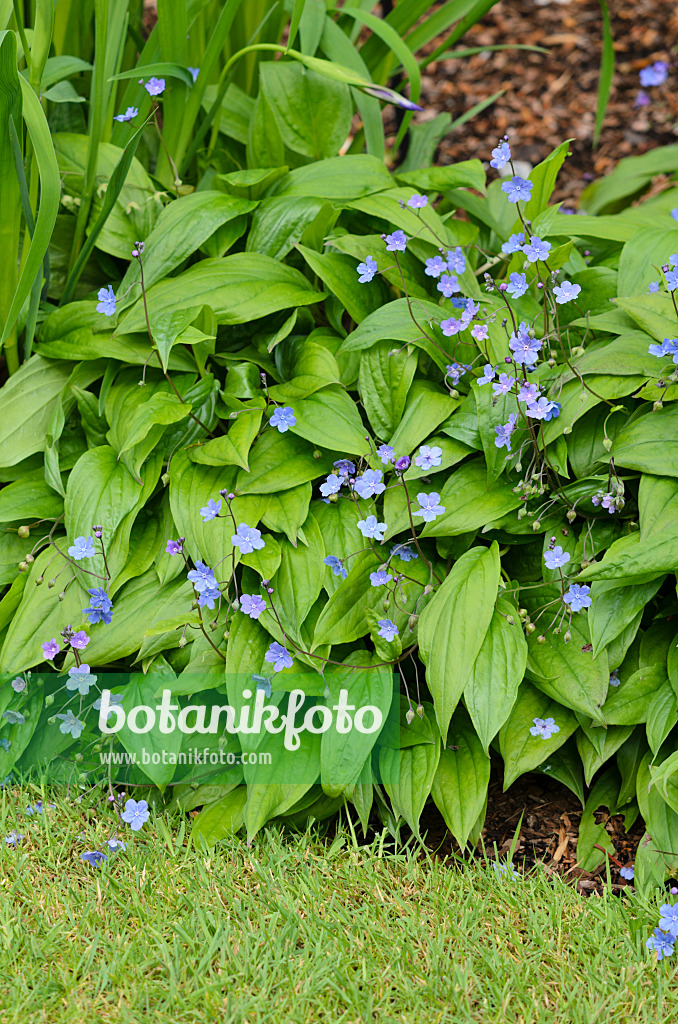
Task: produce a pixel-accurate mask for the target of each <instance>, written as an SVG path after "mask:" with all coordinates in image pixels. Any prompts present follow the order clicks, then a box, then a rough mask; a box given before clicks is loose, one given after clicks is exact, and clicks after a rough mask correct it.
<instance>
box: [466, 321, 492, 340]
mask: <svg viewBox="0 0 678 1024" xmlns="http://www.w3.org/2000/svg"><path fill="white" fill-rule="evenodd" d="M471 334H472V335H473V337H474V338H475V339H476V341H487V339H488V338H489V336H490V329H489V327H488V326H487V324H475V326H473V327H472V328H471Z"/></svg>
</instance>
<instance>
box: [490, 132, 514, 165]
mask: <svg viewBox="0 0 678 1024" xmlns="http://www.w3.org/2000/svg"><path fill="white" fill-rule="evenodd" d="M510 159H511V148H510V146H509V144H508V142H507V141H506V140H505V139H504V140H503V141H502V142H500V143H499V145H498V146H497V148H496V149H493V150H492V159H491V160H490V167H494V168H495V169H496V170H497V171H500V170H501V169H502V167H505V166H506V164H507V163H508V162H509V160H510Z"/></svg>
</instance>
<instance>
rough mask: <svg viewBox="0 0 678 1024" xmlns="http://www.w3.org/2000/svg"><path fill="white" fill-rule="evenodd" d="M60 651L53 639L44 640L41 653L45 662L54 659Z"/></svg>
mask: <svg viewBox="0 0 678 1024" xmlns="http://www.w3.org/2000/svg"><path fill="white" fill-rule="evenodd" d="M60 650H61V648H60V647H59V645H58V643H57V642H56V639H55V638H54V637H52V639H51V640H45V642H44V644H43V645H42V651H43V654H44V655H45V658H46V660H47V661H52V660H53V658H56V656H57V654H58V653H59V651H60Z"/></svg>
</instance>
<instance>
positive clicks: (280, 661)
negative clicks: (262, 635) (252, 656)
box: [264, 641, 292, 672]
mask: <svg viewBox="0 0 678 1024" xmlns="http://www.w3.org/2000/svg"><path fill="white" fill-rule="evenodd" d="M264 658H265V660H266V661H268V662H269V663H270V664H272V665H273V671H274V672H282V670H283V669H284V668H292V657H291V655H290V653H289V651H288V650H287V648H286V647H283V645H282V644H279V643H276V642H275V641H274V642H273V643H272V644H271V646H270V647H269V649H268V650H267V651H266V654H265V655H264Z"/></svg>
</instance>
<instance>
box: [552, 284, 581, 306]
mask: <svg viewBox="0 0 678 1024" xmlns="http://www.w3.org/2000/svg"><path fill="white" fill-rule="evenodd" d="M580 291H581V285H580V284H572V282H571V281H563V283H562V284H557V285H556V286H555V288H554V289H553V294H554V295H555V297H556V302H557V303H558V304H559V305H561V306H562V305H563V303H564V302H572V300H573V299H576V298H577V296H578V295H579V292H580Z"/></svg>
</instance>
